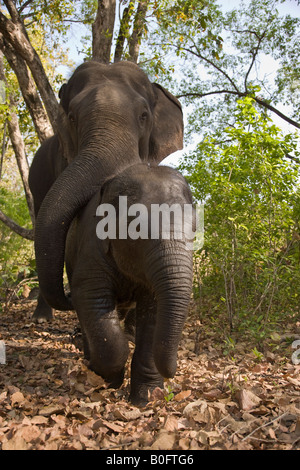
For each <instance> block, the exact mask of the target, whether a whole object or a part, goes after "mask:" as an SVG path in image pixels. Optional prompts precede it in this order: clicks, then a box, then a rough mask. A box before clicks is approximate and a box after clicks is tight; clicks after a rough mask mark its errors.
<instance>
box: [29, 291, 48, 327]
mask: <svg viewBox="0 0 300 470" xmlns="http://www.w3.org/2000/svg"><path fill="white" fill-rule="evenodd" d="M32 319H33V321H35V322H36V323H43V322H50V321H52V320H53V309H52V308H51V307H50V305H48V304H47V302H46V301H45V299H44V297H43V296H42V294H41V293H40V294H39V296H38V301H37V306H36V309H35V311H34V314H33V315H32Z"/></svg>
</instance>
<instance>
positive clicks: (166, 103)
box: [149, 83, 183, 163]
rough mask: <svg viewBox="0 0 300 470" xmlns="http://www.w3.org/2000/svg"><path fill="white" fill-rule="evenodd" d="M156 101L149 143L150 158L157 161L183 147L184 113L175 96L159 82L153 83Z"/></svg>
mask: <svg viewBox="0 0 300 470" xmlns="http://www.w3.org/2000/svg"><path fill="white" fill-rule="evenodd" d="M152 86H153V91H154V93H155V95H156V103H155V107H154V111H153V128H152V132H151V136H150V143H149V160H150V161H155V162H156V163H159V162H161V161H162V160H163V159H164V158H165V157H167V156H168V155H170V154H171V153H173V152H176V151H177V150H181V149H182V148H183V115H182V108H181V104H180V102H179V101H178V99H177V98H175V96H173V95H172V94H171V93H170V92H169V91H167V90H166V89H165V88H163V87H162V86H160V85H158V84H157V83H153V85H152Z"/></svg>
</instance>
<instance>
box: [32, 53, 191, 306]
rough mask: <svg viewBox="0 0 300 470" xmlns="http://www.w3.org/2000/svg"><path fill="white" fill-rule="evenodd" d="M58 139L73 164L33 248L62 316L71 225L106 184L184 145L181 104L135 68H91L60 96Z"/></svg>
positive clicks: (50, 201) (43, 212)
mask: <svg viewBox="0 0 300 470" xmlns="http://www.w3.org/2000/svg"><path fill="white" fill-rule="evenodd" d="M58 128H59V139H60V144H61V147H62V149H63V153H64V156H65V157H66V159H67V160H68V163H69V164H68V166H67V168H66V169H65V170H64V171H63V173H62V174H61V175H60V176H59V177H58V179H57V180H56V181H55V183H54V184H53V186H52V187H51V189H50V190H49V192H48V194H47V196H46V197H45V199H44V201H43V204H42V206H41V208H40V210H39V214H38V217H37V221H36V233H35V250H36V263H37V270H38V274H39V283H40V288H41V290H42V292H43V294H44V297H45V299H46V300H47V302H48V303H49V304H50V305H51V306H52V307H53V308H56V309H58V310H68V309H70V308H72V305H71V302H70V300H69V299H68V298H67V297H66V295H65V293H64V288H63V266H64V250H65V240H66V235H67V232H68V229H69V226H70V224H71V222H72V220H73V219H74V217H75V215H76V214H77V213H78V212H79V210H80V209H81V208H82V207H83V206H85V205H86V203H87V202H88V201H89V200H90V199H91V197H92V195H93V194H94V193H95V192H96V191H97V189H98V188H99V187H101V186H102V184H103V182H104V181H105V180H106V179H107V178H108V177H111V176H113V175H115V174H118V173H119V172H120V171H122V170H123V169H124V168H126V167H127V166H129V165H132V164H134V163H137V162H141V161H148V162H156V163H159V162H160V161H161V160H163V158H165V157H166V156H167V155H169V154H170V153H172V152H174V151H176V150H179V149H181V148H182V145H183V119H182V111H181V106H180V103H179V102H178V100H177V99H176V98H175V97H174V96H172V95H171V94H170V93H169V92H168V91H166V90H165V89H164V88H162V87H161V86H159V85H157V84H152V83H150V81H149V80H148V78H147V76H146V75H145V74H144V72H143V71H142V70H141V69H140V68H139V67H138V66H136V65H135V64H132V63H128V62H119V63H117V64H113V65H104V64H101V63H99V62H96V61H90V62H86V63H84V64H83V65H81V66H80V67H78V69H77V70H76V71H75V72H74V74H73V76H72V77H71V78H70V80H69V82H68V83H67V84H66V85H63V87H62V89H61V92H60V109H59V119H58Z"/></svg>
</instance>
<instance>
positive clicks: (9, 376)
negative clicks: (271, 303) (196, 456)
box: [0, 301, 300, 452]
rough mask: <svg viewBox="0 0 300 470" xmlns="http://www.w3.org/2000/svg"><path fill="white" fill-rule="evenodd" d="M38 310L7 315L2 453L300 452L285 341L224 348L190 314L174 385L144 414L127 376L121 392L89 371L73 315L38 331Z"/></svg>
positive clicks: (0, 377) (297, 384)
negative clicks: (135, 402) (131, 397)
mask: <svg viewBox="0 0 300 470" xmlns="http://www.w3.org/2000/svg"><path fill="white" fill-rule="evenodd" d="M33 308H34V302H28V301H20V302H18V303H16V304H11V305H10V306H9V308H8V310H7V311H6V312H5V313H1V314H0V340H4V341H5V343H6V355H7V363H6V364H5V365H0V448H2V449H3V450H10V449H17V450H19V449H53V450H56V449H71V450H72V449H74V450H77V449H78V450H81V449H113V450H118V449H122V450H137V449H151V450H171V449H172V450H182V451H184V452H186V451H188V450H202V449H212V450H214V449H261V450H265V449H275V450H277V449H284V450H290V449H295V450H296V449H300V365H296V364H294V363H293V361H292V360H291V357H292V354H293V350H292V348H291V339H287V335H285V339H284V340H282V337H280V335H277V336H275V337H274V338H273V340H272V341H271V342H270V343H272V344H271V345H270V346H269V347H267V348H265V349H264V351H263V353H260V352H258V350H254V348H253V346H251V345H249V344H247V343H246V342H238V343H234V344H233V343H230V342H229V343H228V342H227V343H226V342H224V338H222V335H220V333H219V332H216V331H214V330H212V329H209V328H208V327H207V325H201V324H200V321H199V320H198V319H197V316H196V315H195V314H191V315H190V317H189V319H188V322H187V325H186V328H185V330H184V334H183V338H182V341H181V345H180V349H179V354H178V356H179V360H178V371H177V374H176V376H175V378H174V379H173V380H171V381H169V382H167V383H166V384H165V390H156V391H155V392H154V394H153V396H152V397H151V400H152V401H151V402H150V403H149V404H148V405H147V407H145V408H136V407H133V406H132V405H131V404H130V403H128V401H127V399H128V387H129V369H128V372H127V376H126V380H125V382H124V385H123V386H122V388H121V389H119V390H111V389H107V388H106V387H105V384H104V383H103V381H102V379H101V378H99V377H98V376H96V375H95V374H94V373H92V372H91V371H89V370H88V369H87V367H86V364H85V361H84V360H83V357H82V353H81V351H80V349H77V347H76V345H75V344H74V342H75V343H76V337H75V338H74V331H76V325H77V321H76V316H75V314H73V313H61V312H60V313H59V312H58V313H57V315H56V317H55V320H54V321H53V322H52V323H51V324H42V325H35V324H34V323H32V321H31V314H32V311H33ZM295 333H296V335H297V333H299V337H300V325H299V323H298V324H297V325H294V329H293V332H292V333H291V336H292V337H293V338H294V339H295V338H296V337H297V336H295ZM293 335H294V336H293ZM75 336H76V335H75ZM251 348H252V349H251ZM195 351H196V352H195Z"/></svg>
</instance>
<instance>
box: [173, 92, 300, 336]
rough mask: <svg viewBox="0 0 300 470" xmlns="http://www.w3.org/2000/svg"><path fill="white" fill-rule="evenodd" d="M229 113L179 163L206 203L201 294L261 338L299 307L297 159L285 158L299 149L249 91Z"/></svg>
mask: <svg viewBox="0 0 300 470" xmlns="http://www.w3.org/2000/svg"><path fill="white" fill-rule="evenodd" d="M234 119H235V126H234V127H231V126H230V127H227V128H225V129H224V134H223V139H224V140H222V141H220V140H219V139H218V136H215V135H213V134H207V135H206V136H205V138H204V139H203V141H202V142H201V143H199V144H198V146H197V150H196V152H195V153H193V154H191V155H188V156H186V157H185V159H184V161H183V162H182V164H181V167H180V168H181V170H182V171H184V172H185V173H187V178H188V180H189V182H190V184H191V186H192V188H193V192H194V195H195V197H196V199H197V200H199V201H201V202H204V203H205V209H204V210H205V244H204V249H203V251H202V252H201V253H198V256H199V260H198V263H197V265H198V271H199V272H198V276H199V277H200V279H201V283H202V295H203V296H205V295H208V296H213V297H214V298H215V299H216V301H217V302H218V304H219V305H220V308H222V305H223V310H225V311H226V312H227V315H228V319H229V323H230V324H231V326H235V327H236V328H241V329H248V331H250V332H251V331H252V333H253V336H255V337H256V338H255V339H256V340H258V341H260V340H261V339H262V337H263V335H264V334H265V326H266V324H272V323H274V322H277V321H283V319H284V316H285V315H287V314H291V313H292V312H297V310H298V308H299V300H300V299H299V282H300V270H299V261H300V244H299V240H300V236H299V229H300V227H299V202H300V200H299V195H300V192H299V189H300V188H299V165H297V164H296V163H295V162H294V161H293V160H289V159H288V158H286V155H289V154H293V155H294V156H296V157H298V158H299V152H298V151H297V137H296V135H293V134H288V135H283V134H282V132H281V131H280V129H279V128H277V127H276V126H275V125H274V124H273V122H272V121H271V120H270V118H269V117H268V116H266V115H264V114H263V115H261V114H260V113H259V112H258V110H257V109H256V107H255V102H254V100H253V99H252V98H250V97H246V98H244V99H243V100H238V101H237V108H236V112H235V115H234Z"/></svg>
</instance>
